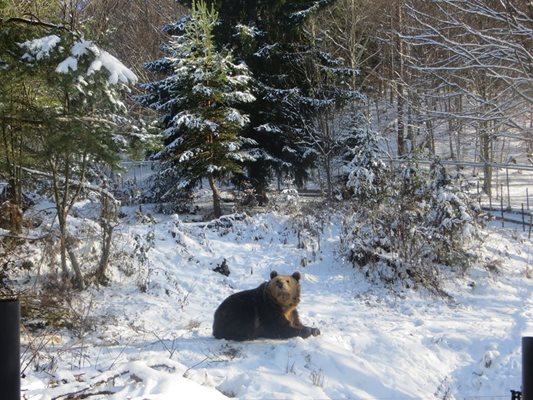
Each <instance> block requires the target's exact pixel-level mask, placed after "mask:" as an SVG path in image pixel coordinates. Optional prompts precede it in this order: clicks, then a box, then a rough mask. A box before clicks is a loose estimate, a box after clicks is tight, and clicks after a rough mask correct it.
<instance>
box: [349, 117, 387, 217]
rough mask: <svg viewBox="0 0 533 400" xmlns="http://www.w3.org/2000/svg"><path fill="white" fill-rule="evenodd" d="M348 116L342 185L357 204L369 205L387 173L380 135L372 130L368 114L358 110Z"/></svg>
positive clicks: (376, 201)
mask: <svg viewBox="0 0 533 400" xmlns="http://www.w3.org/2000/svg"><path fill="white" fill-rule="evenodd" d="M351 117H352V118H351V121H350V126H349V127H348V131H349V134H348V135H347V138H346V140H345V143H346V145H347V147H348V149H347V151H346V153H345V154H344V157H350V158H351V160H350V161H349V163H348V164H347V165H346V167H345V171H346V173H347V181H346V186H347V188H348V190H349V191H350V192H351V194H352V196H353V198H354V200H356V201H357V203H358V204H361V205H363V206H366V207H370V208H373V207H374V206H375V205H376V204H379V203H380V202H381V200H382V198H383V196H384V195H385V193H384V192H385V189H386V187H385V186H386V185H385V181H386V179H387V176H388V175H389V172H388V168H387V166H386V165H385V163H384V162H383V158H384V157H383V156H384V152H383V149H382V148H381V147H380V144H379V141H380V135H379V133H378V132H377V131H375V130H373V129H372V127H371V122H370V117H369V116H368V115H367V114H365V113H364V112H362V111H361V110H354V111H353V112H352V115H351Z"/></svg>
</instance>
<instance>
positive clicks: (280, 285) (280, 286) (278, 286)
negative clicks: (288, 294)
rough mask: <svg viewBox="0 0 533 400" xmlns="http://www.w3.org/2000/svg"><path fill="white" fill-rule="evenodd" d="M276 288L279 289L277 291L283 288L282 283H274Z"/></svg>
mask: <svg viewBox="0 0 533 400" xmlns="http://www.w3.org/2000/svg"><path fill="white" fill-rule="evenodd" d="M276 287H277V288H279V289H281V288H282V287H283V282H281V281H277V282H276Z"/></svg>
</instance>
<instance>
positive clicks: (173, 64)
mask: <svg viewBox="0 0 533 400" xmlns="http://www.w3.org/2000/svg"><path fill="white" fill-rule="evenodd" d="M217 21H218V13H217V12H216V10H215V9H214V8H213V6H211V7H208V6H207V5H206V3H205V2H204V1H197V2H194V3H193V8H192V11H191V16H190V18H187V19H186V20H184V21H183V25H182V28H183V29H181V31H180V34H179V35H176V36H174V37H173V39H172V40H171V41H170V42H169V43H168V44H166V45H165V46H164V48H165V50H166V52H167V53H168V56H167V57H166V58H165V59H162V60H158V61H156V62H154V63H151V64H149V66H148V67H149V68H150V69H151V70H154V71H161V72H164V73H168V74H170V75H169V76H167V77H165V78H163V79H162V80H160V81H157V82H152V83H149V84H146V85H144V87H145V89H146V90H147V92H148V93H147V95H145V96H143V97H141V98H140V102H141V103H142V104H144V105H146V106H149V107H152V108H154V109H156V110H159V111H164V112H165V114H164V115H163V117H162V119H161V124H162V125H163V128H164V129H165V130H164V135H165V148H164V149H163V150H162V151H161V152H160V153H159V154H158V156H159V157H160V158H162V159H163V160H166V161H167V162H168V164H169V166H170V168H171V169H174V170H178V171H180V172H181V174H180V175H179V176H180V177H181V178H182V179H184V180H185V183H184V182H183V180H182V182H181V184H182V185H186V184H188V183H191V182H195V181H197V180H198V179H201V178H203V177H209V178H210V179H211V178H213V179H215V178H220V177H224V176H226V175H228V174H231V175H235V174H240V173H241V172H242V165H243V162H244V161H245V160H250V161H251V160H253V158H252V157H251V156H250V155H249V154H248V153H247V152H246V151H243V149H242V147H243V145H244V143H245V142H247V141H246V140H245V139H244V138H243V137H242V136H241V135H240V131H241V130H242V128H243V127H244V126H245V125H246V124H247V123H248V121H249V119H248V117H247V116H246V115H244V114H243V113H242V112H241V111H240V110H239V108H240V107H241V105H242V104H243V103H248V102H251V101H253V100H254V97H253V96H252V95H251V94H250V93H249V92H248V83H249V79H250V77H249V74H248V69H247V67H246V65H245V64H243V63H241V64H235V63H234V62H233V57H232V55H231V53H228V52H225V51H219V50H217V48H216V46H215V43H214V39H213V29H214V27H215V26H216V24H217ZM248 142H249V141H248ZM215 190H216V189H215Z"/></svg>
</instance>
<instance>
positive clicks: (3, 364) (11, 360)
mask: <svg viewBox="0 0 533 400" xmlns="http://www.w3.org/2000/svg"><path fill="white" fill-rule="evenodd" d="M0 326H1V327H0V390H1V393H2V394H1V397H2V399H4V400H20V305H19V301H18V299H14V298H7V299H6V298H1V297H0Z"/></svg>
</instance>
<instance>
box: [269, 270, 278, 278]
mask: <svg viewBox="0 0 533 400" xmlns="http://www.w3.org/2000/svg"><path fill="white" fill-rule="evenodd" d="M276 276H278V272H277V271H272V272H271V273H270V279H274V278H275V277H276Z"/></svg>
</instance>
